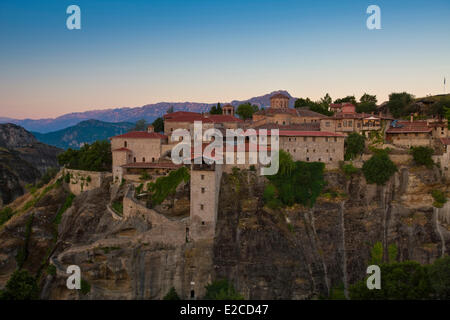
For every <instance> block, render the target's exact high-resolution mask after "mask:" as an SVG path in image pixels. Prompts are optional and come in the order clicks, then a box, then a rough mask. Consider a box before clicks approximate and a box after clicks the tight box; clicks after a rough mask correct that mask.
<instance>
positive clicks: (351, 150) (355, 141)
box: [344, 132, 365, 160]
mask: <svg viewBox="0 0 450 320" xmlns="http://www.w3.org/2000/svg"><path fill="white" fill-rule="evenodd" d="M364 147H365V138H364V136H362V135H360V134H358V133H356V132H352V133H350V134H349V135H348V137H347V138H346V139H345V156H344V159H345V160H352V159H354V158H355V157H356V156H357V155H360V154H362V153H363V152H364Z"/></svg>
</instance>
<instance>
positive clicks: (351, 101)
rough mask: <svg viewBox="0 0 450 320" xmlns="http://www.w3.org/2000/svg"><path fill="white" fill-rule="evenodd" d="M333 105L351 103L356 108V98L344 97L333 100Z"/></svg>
mask: <svg viewBox="0 0 450 320" xmlns="http://www.w3.org/2000/svg"><path fill="white" fill-rule="evenodd" d="M334 103H351V104H353V105H354V106H356V104H357V103H356V98H355V96H346V97H344V98H340V99H336V100H334Z"/></svg>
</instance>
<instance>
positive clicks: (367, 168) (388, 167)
mask: <svg viewBox="0 0 450 320" xmlns="http://www.w3.org/2000/svg"><path fill="white" fill-rule="evenodd" d="M362 170H363V173H364V176H365V177H366V180H367V182H368V183H376V184H378V185H384V184H385V183H386V182H387V181H388V180H389V179H390V178H391V176H392V175H393V174H394V173H395V172H397V166H396V165H395V163H394V162H392V160H391V159H390V158H389V155H388V153H387V151H386V150H376V151H375V154H374V155H373V156H372V157H371V158H370V159H369V160H367V161H366V162H364V164H363V167H362Z"/></svg>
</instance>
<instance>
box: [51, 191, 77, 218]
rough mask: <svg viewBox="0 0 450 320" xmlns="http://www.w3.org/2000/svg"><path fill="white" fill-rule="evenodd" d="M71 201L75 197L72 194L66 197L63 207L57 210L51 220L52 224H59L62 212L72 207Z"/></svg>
mask: <svg viewBox="0 0 450 320" xmlns="http://www.w3.org/2000/svg"><path fill="white" fill-rule="evenodd" d="M73 199H75V195H74V194H72V193H71V194H69V195H68V196H67V197H66V200H65V201H64V204H63V206H62V207H61V208H59V210H58V212H57V213H56V216H55V219H54V220H53V224H55V225H59V224H60V223H61V218H62V215H63V214H64V212H66V210H67V209H69V208H70V207H71V206H72V202H73Z"/></svg>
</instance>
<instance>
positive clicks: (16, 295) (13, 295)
mask: <svg viewBox="0 0 450 320" xmlns="http://www.w3.org/2000/svg"><path fill="white" fill-rule="evenodd" d="M38 297H39V288H38V285H37V282H36V279H35V278H34V277H33V276H31V275H30V273H29V272H28V271H27V270H16V271H14V273H13V274H12V275H11V278H10V279H9V280H8V282H7V284H6V287H5V290H4V291H3V293H2V294H1V297H0V299H1V300H36V299H38Z"/></svg>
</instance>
